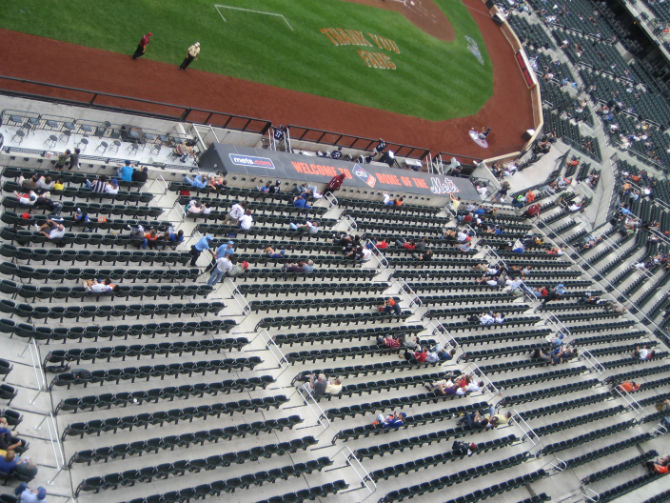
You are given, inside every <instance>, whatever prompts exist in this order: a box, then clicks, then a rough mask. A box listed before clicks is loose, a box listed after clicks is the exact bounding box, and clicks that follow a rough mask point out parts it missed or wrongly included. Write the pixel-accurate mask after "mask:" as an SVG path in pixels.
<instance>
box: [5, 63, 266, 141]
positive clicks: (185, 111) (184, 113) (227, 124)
mask: <svg viewBox="0 0 670 503" xmlns="http://www.w3.org/2000/svg"><path fill="white" fill-rule="evenodd" d="M0 81H10V82H19V83H21V84H29V85H33V86H40V87H45V88H47V89H60V90H62V91H72V92H74V93H83V94H85V95H87V98H88V99H73V98H60V97H54V96H52V95H47V94H36V93H29V92H22V91H17V90H15V89H6V88H3V90H2V91H3V93H4V94H10V95H18V96H28V97H32V98H36V99H45V100H48V101H52V102H56V103H68V104H78V105H82V104H84V105H87V106H90V107H94V108H99V109H102V110H112V111H122V112H125V113H131V114H136V115H143V116H146V117H156V118H160V119H169V120H181V121H188V117H189V115H191V113H192V112H195V113H197V114H198V115H201V114H202V113H206V114H207V117H206V118H205V120H204V121H203V122H202V123H201V124H206V125H208V124H214V125H215V126H220V127H224V128H230V129H235V130H238V131H251V132H256V133H260V134H265V132H266V131H267V130H268V128H270V126H271V124H272V123H271V122H270V121H268V120H266V119H259V118H256V117H248V116H244V115H235V114H229V113H225V112H219V111H216V110H208V109H205V108H195V107H188V106H185V105H176V104H174V103H165V102H161V101H154V100H147V99H142V98H135V97H132V96H124V95H122V94H113V93H108V92H104V91H94V90H91V89H82V88H78V87H71V86H63V85H59V84H52V83H49V82H40V81H37V80H30V79H23V78H19V77H12V76H9V75H0ZM98 97H104V98H114V99H116V100H123V101H127V102H130V103H138V104H147V105H152V107H153V108H154V110H155V107H156V106H160V107H164V108H166V109H173V110H174V111H175V112H178V113H177V114H169V113H167V110H165V112H166V113H157V112H155V111H154V112H150V111H148V110H146V109H141V108H140V109H133V108H124V107H122V106H114V105H109V104H104V103H98V102H97V99H98ZM215 117H217V118H225V119H226V120H225V121H224V123H223V124H219V123H218V122H217V121H212V119H213V118H215ZM233 119H244V120H245V122H244V125H243V127H241V128H236V127H232V125H231V124H233V125H234V124H238V122H233ZM254 123H258V124H259V125H261V126H262V127H261V128H252V129H250V128H249V127H248V126H249V125H251V124H254Z"/></svg>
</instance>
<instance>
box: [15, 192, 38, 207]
mask: <svg viewBox="0 0 670 503" xmlns="http://www.w3.org/2000/svg"><path fill="white" fill-rule="evenodd" d="M14 195H15V196H16V197H17V199H18V200H19V206H35V204H36V203H37V194H36V193H35V191H34V190H30V191H28V192H16V191H15V192H14Z"/></svg>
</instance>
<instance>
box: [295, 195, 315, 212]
mask: <svg viewBox="0 0 670 503" xmlns="http://www.w3.org/2000/svg"><path fill="white" fill-rule="evenodd" d="M293 206H295V207H296V208H302V209H305V210H309V209H310V208H311V206H310V205H309V204H307V199H305V197H304V196H303V195H302V194H301V195H299V196H295V197H294V198H293Z"/></svg>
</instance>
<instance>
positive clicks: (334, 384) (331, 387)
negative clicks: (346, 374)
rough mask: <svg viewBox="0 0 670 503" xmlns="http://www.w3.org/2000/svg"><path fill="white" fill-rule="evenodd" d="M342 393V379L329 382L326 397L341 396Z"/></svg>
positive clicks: (337, 378)
mask: <svg viewBox="0 0 670 503" xmlns="http://www.w3.org/2000/svg"><path fill="white" fill-rule="evenodd" d="M340 393H342V379H340V378H339V377H336V378H335V379H334V380H333V381H328V383H327V385H326V389H325V394H326V395H331V396H333V395H339V394H340Z"/></svg>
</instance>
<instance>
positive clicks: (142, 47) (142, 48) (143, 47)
mask: <svg viewBox="0 0 670 503" xmlns="http://www.w3.org/2000/svg"><path fill="white" fill-rule="evenodd" d="M153 36H154V34H153V33H151V32H149V33H147V34H146V35H144V36H143V37H142V38H141V39H140V43H139V44H137V49H135V53H134V54H133V59H137V58H139V57H140V56H144V53H145V52H147V46H148V45H149V39H150V38H151V37H153Z"/></svg>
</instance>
